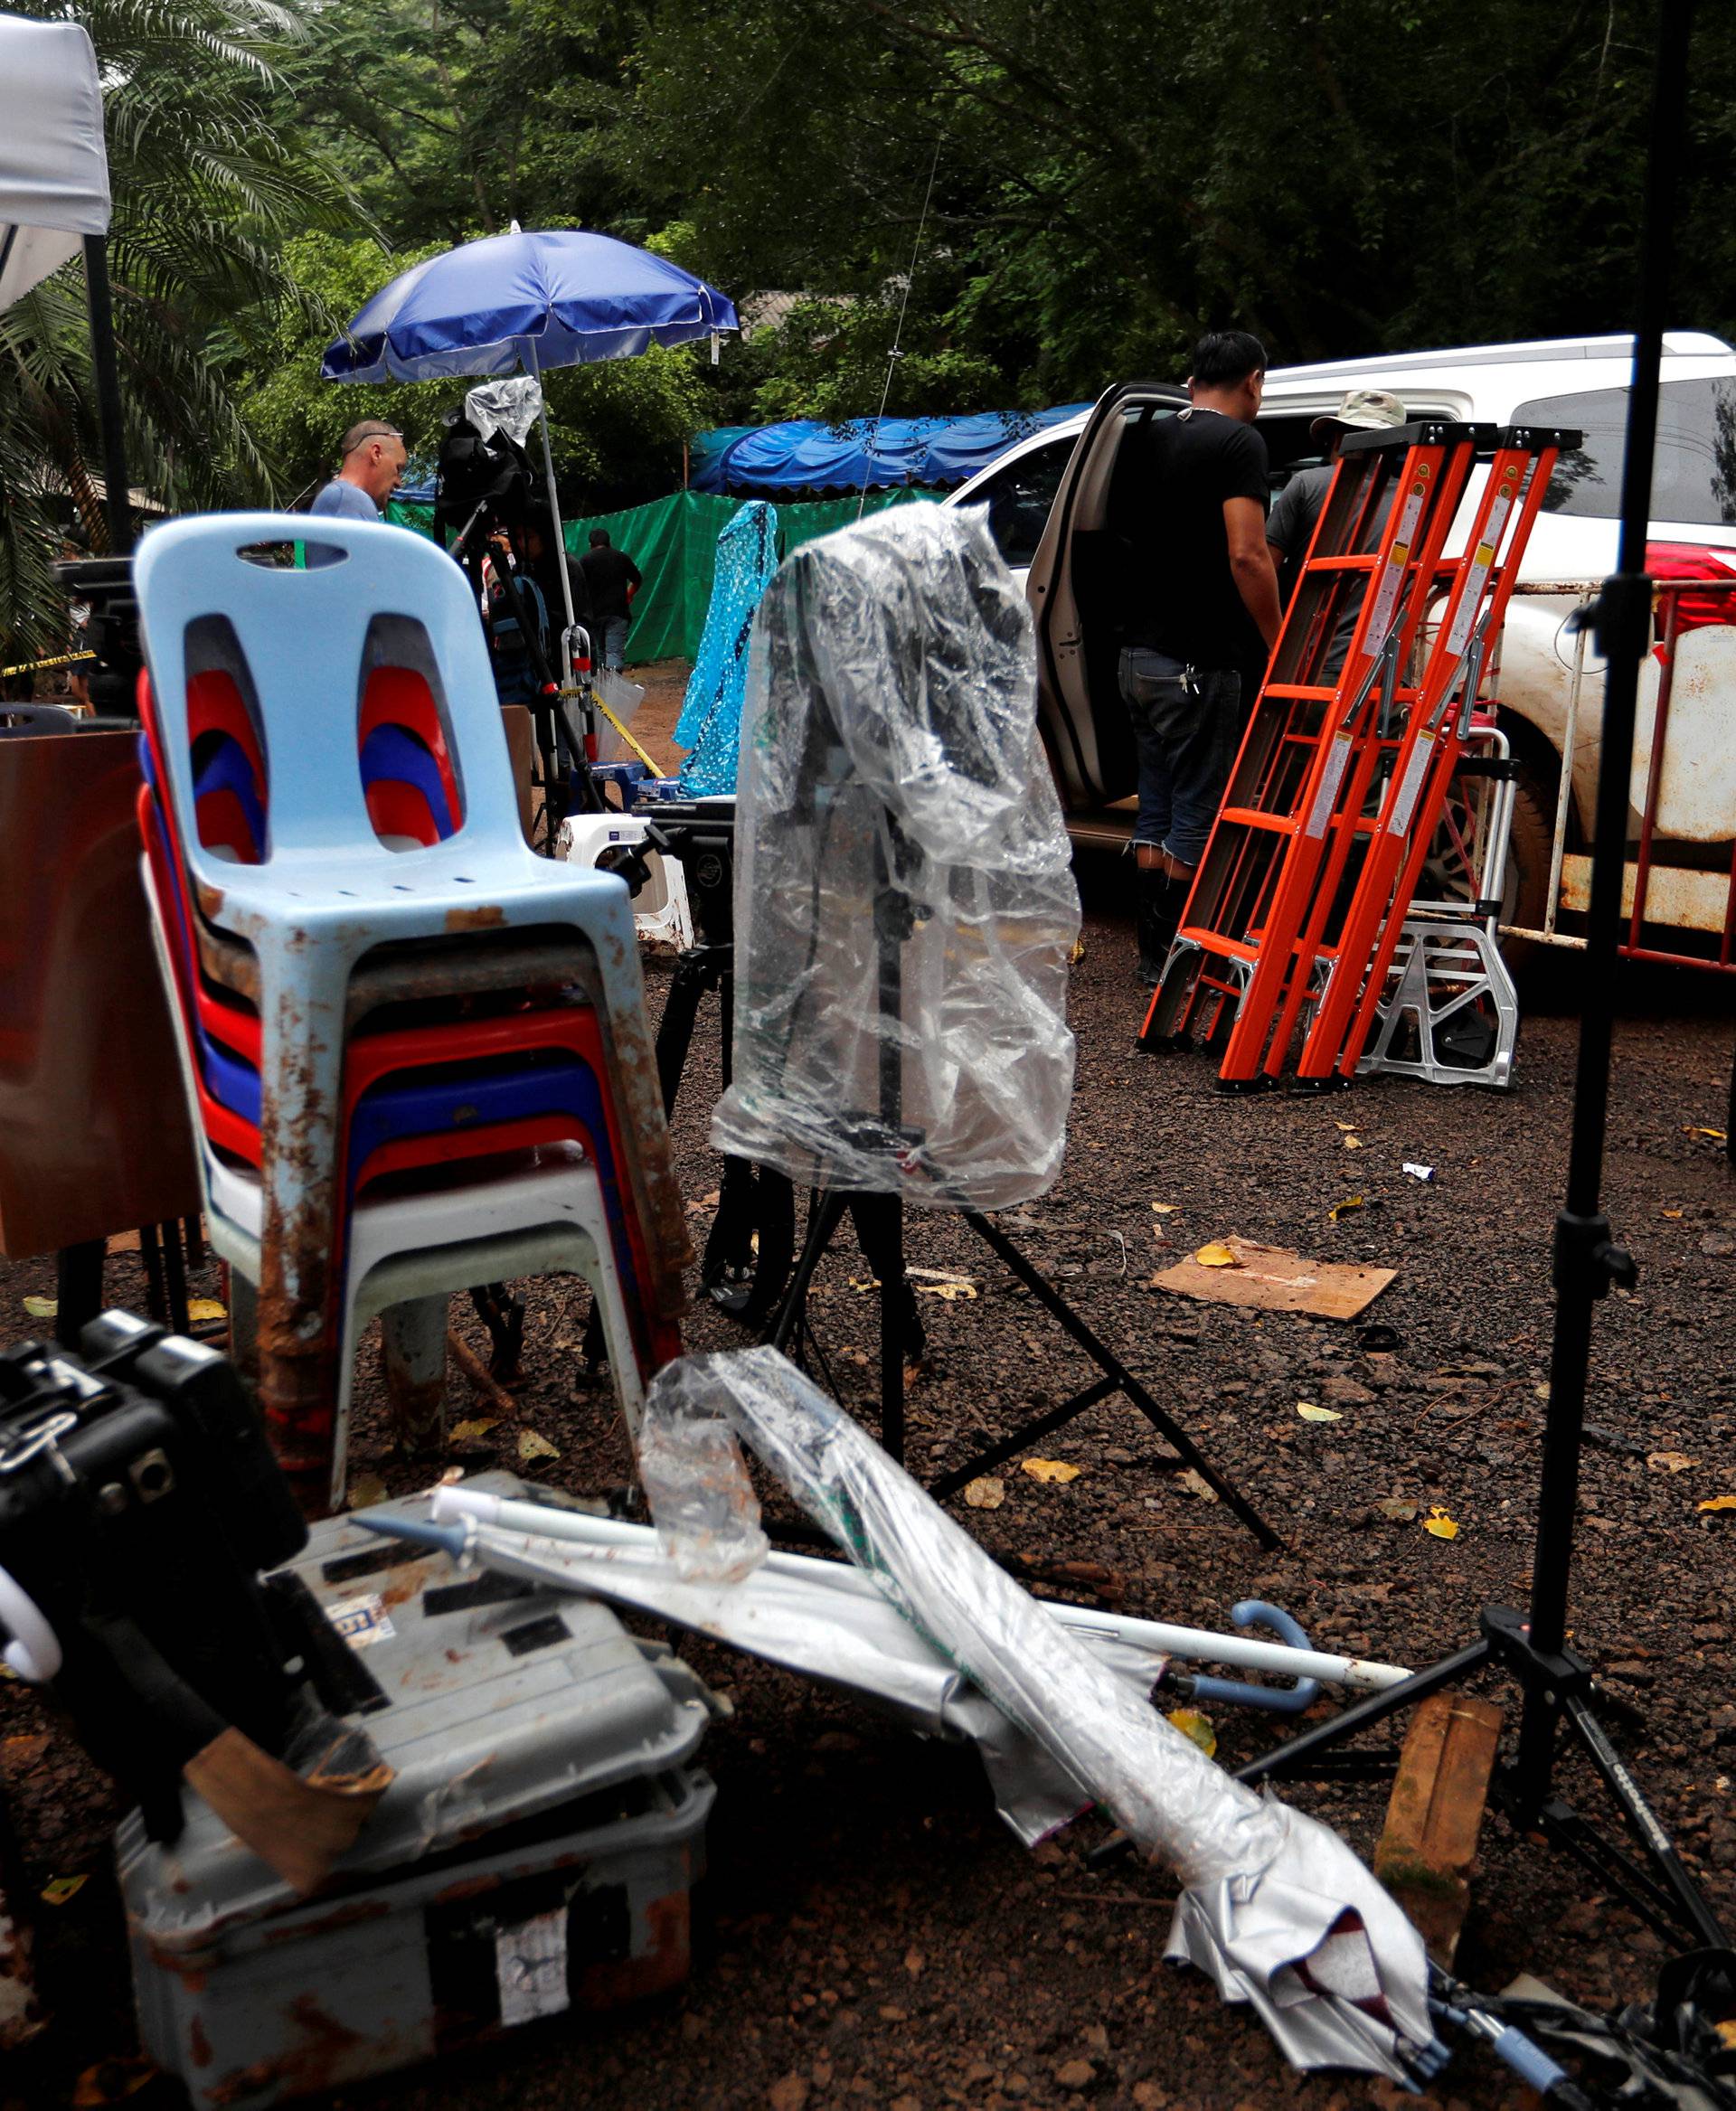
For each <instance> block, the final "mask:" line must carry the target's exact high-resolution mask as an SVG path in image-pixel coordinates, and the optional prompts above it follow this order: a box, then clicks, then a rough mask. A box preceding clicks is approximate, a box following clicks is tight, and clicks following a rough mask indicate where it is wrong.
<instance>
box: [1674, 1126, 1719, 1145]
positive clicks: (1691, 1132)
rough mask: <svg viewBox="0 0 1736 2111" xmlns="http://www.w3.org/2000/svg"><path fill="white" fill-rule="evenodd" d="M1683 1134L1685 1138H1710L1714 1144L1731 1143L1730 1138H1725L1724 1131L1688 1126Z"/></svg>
mask: <svg viewBox="0 0 1736 2111" xmlns="http://www.w3.org/2000/svg"><path fill="white" fill-rule="evenodd" d="M1682 1134H1683V1135H1684V1136H1710V1137H1711V1138H1712V1142H1713V1143H1714V1144H1727V1143H1728V1142H1729V1141H1730V1138H1729V1137H1728V1136H1725V1134H1724V1132H1723V1130H1722V1129H1707V1128H1700V1127H1697V1126H1688V1127H1684V1129H1683V1131H1682Z"/></svg>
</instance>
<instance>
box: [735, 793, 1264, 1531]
mask: <svg viewBox="0 0 1736 2111" xmlns="http://www.w3.org/2000/svg"><path fill="white" fill-rule="evenodd" d="M874 841H875V852H874V860H875V867H874V872H875V888H874V901H873V922H874V933H875V939H876V945H877V949H878V957H879V973H878V990H877V1001H878V1004H879V1009H880V1013H881V1016H882V1020H884V1021H896V1020H897V1019H898V1018H899V1017H900V1016H901V1013H902V1008H903V948H904V946H905V944H906V942H907V941H908V940H909V939H910V937H911V936H912V934H913V933H914V931H915V929H916V927H917V924H918V922H919V920H920V919H921V918H922V917H923V916H925V915H926V914H927V913H928V912H927V910H926V909H925V908H924V906H923V905H922V904H920V902H919V900H917V898H916V896H915V894H914V893H913V892H912V891H911V885H910V883H911V881H913V879H914V877H915V868H916V862H917V856H918V853H915V852H914V851H913V849H911V848H910V846H909V845H908V844H907V843H906V842H905V840H904V838H903V835H902V832H901V830H900V828H899V825H898V822H897V819H896V817H895V816H894V815H892V813H891V812H890V811H885V810H882V826H881V827H880V828H879V829H877V830H876V831H875V838H874ZM889 843H890V844H891V845H892V862H889V859H888V855H887V845H888V844H889ZM894 863H895V864H896V866H897V868H898V869H897V870H894ZM902 1068H903V1063H902V1049H901V1044H900V1042H899V1041H898V1039H897V1036H896V1035H895V1034H894V1033H892V1032H882V1035H881V1037H880V1042H879V1075H878V1091H879V1106H878V1109H877V1111H876V1114H875V1115H874V1116H873V1117H859V1118H858V1120H857V1121H856V1123H855V1124H854V1136H853V1141H855V1142H857V1143H859V1144H865V1145H869V1146H870V1147H873V1148H883V1149H884V1151H885V1152H886V1153H887V1154H888V1155H889V1156H892V1155H896V1156H899V1157H902V1158H908V1157H910V1155H911V1154H916V1155H918V1156H920V1152H921V1149H922V1138H921V1137H920V1136H919V1135H917V1134H915V1133H914V1132H912V1131H910V1130H909V1129H908V1128H906V1127H905V1126H904V1123H903V1118H902V1103H903V1079H902ZM938 1199H939V1200H942V1201H943V1202H944V1196H941V1197H938ZM945 1206H947V1207H949V1208H952V1209H954V1210H955V1211H956V1212H957V1213H958V1215H959V1216H960V1217H961V1218H962V1219H963V1220H964V1222H965V1223H966V1225H967V1226H968V1228H969V1229H970V1230H971V1231H972V1232H974V1233H975V1235H976V1236H977V1238H978V1239H981V1240H982V1241H983V1243H984V1244H985V1245H986V1247H987V1248H988V1249H989V1250H990V1251H991V1252H992V1253H994V1254H995V1257H996V1258H998V1259H999V1260H1000V1261H1001V1262H1002V1263H1003V1265H1004V1266H1005V1268H1006V1269H1007V1270H1008V1272H1009V1273H1010V1274H1011V1275H1012V1276H1013V1277H1014V1278H1015V1279H1016V1280H1017V1281H1018V1282H1019V1283H1021V1284H1022V1285H1023V1286H1024V1288H1025V1289H1026V1290H1028V1291H1029V1292H1030V1293H1031V1295H1032V1296H1033V1297H1034V1298H1035V1299H1036V1301H1037V1303H1038V1304H1039V1305H1041V1306H1042V1307H1043V1311H1044V1312H1045V1313H1047V1314H1048V1315H1049V1316H1050V1318H1051V1319H1052V1320H1054V1321H1055V1322H1056V1324H1058V1325H1059V1326H1060V1327H1061V1329H1062V1330H1063V1332H1065V1333H1066V1334H1068V1335H1070V1336H1071V1339H1072V1340H1073V1341H1074V1342H1076V1343H1078V1345H1079V1346H1080V1348H1081V1349H1083V1350H1084V1352H1085V1353H1086V1354H1087V1355H1088V1356H1089V1357H1090V1360H1091V1362H1093V1363H1095V1364H1096V1365H1097V1368H1098V1371H1099V1376H1098V1377H1097V1379H1095V1380H1094V1381H1092V1382H1091V1383H1090V1385H1087V1386H1085V1387H1084V1388H1083V1389H1082V1390H1080V1391H1078V1392H1076V1393H1073V1394H1071V1395H1070V1396H1069V1398H1067V1399H1064V1400H1062V1401H1061V1402H1060V1403H1059V1404H1058V1405H1056V1406H1053V1407H1049V1408H1045V1409H1043V1411H1042V1412H1041V1413H1039V1414H1036V1415H1033V1416H1032V1417H1031V1418H1029V1419H1028V1420H1026V1421H1024V1422H1023V1423H1021V1424H1020V1426H1019V1427H1018V1428H1016V1429H1014V1430H1013V1431H1012V1432H1010V1433H1009V1434H1008V1435H1007V1436H1005V1437H999V1438H997V1439H996V1440H995V1442H994V1443H992V1444H990V1445H988V1446H986V1447H985V1448H984V1449H982V1450H981V1451H979V1452H977V1454H976V1455H975V1456H973V1457H971V1458H970V1459H968V1460H967V1462H966V1463H965V1464H964V1465H960V1466H956V1467H954V1468H952V1469H951V1470H950V1471H949V1472H948V1473H946V1474H943V1475H940V1476H939V1478H938V1479H936V1480H934V1481H932V1482H930V1483H929V1484H928V1492H929V1494H931V1495H933V1496H936V1497H938V1498H942V1499H944V1498H945V1497H947V1496H948V1495H954V1494H958V1491H959V1490H960V1489H962V1488H964V1487H966V1486H967V1484H969V1483H970V1482H971V1481H974V1480H975V1479H977V1476H978V1475H981V1474H986V1473H987V1472H989V1471H990V1470H991V1469H992V1468H994V1467H995V1466H997V1465H1004V1464H1005V1462H1006V1461H1007V1460H1008V1459H1010V1458H1014V1457H1016V1456H1018V1454H1019V1453H1020V1452H1022V1451H1024V1450H1025V1449H1027V1448H1028V1447H1029V1446H1031V1445H1032V1444H1033V1443H1034V1442H1035V1441H1036V1440H1037V1439H1038V1438H1039V1437H1046V1436H1048V1435H1050V1434H1051V1433H1052V1431H1054V1430H1056V1429H1060V1428H1063V1427H1065V1425H1066V1424H1068V1423H1069V1422H1072V1421H1075V1420H1076V1419H1077V1418H1079V1417H1080V1415H1082V1414H1085V1413H1086V1412H1087V1411H1088V1410H1089V1409H1091V1408H1094V1407H1096V1406H1098V1405H1099V1403H1100V1402H1101V1401H1103V1400H1106V1399H1112V1398H1114V1397H1115V1396H1116V1395H1117V1394H1120V1395H1121V1396H1122V1397H1123V1398H1125V1399H1127V1400H1128V1401H1129V1402H1130V1403H1131V1404H1132V1405H1133V1406H1134V1407H1136V1408H1137V1409H1138V1410H1139V1412H1140V1413H1141V1414H1142V1415H1144V1416H1145V1418H1146V1420H1147V1421H1148V1422H1149V1423H1150V1424H1151V1425H1152V1427H1153V1428H1155V1429H1156V1431H1157V1433H1158V1434H1159V1436H1161V1437H1163V1438H1164V1439H1165V1442H1166V1443H1167V1444H1168V1445H1169V1446H1170V1447H1171V1454H1170V1456H1165V1455H1162V1454H1160V1455H1158V1456H1156V1458H1154V1459H1153V1460H1152V1461H1151V1463H1152V1464H1153V1465H1156V1467H1157V1469H1158V1470H1159V1471H1161V1472H1165V1473H1184V1472H1186V1471H1188V1470H1189V1469H1190V1468H1191V1469H1192V1470H1193V1471H1194V1473H1196V1474H1198V1475H1199V1476H1200V1477H1201V1479H1202V1480H1203V1481H1204V1482H1205V1483H1206V1484H1207V1485H1208V1486H1209V1487H1210V1488H1211V1489H1212V1493H1213V1494H1215V1495H1216V1496H1217V1498H1218V1500H1219V1501H1220V1502H1222V1503H1223V1504H1224V1506H1225V1507H1226V1508H1227V1509H1228V1510H1230V1511H1231V1513H1232V1514H1233V1515H1234V1516H1235V1517H1236V1518H1237V1519H1238V1520H1239V1522H1241V1523H1242V1524H1244V1525H1245V1526H1246V1527H1247V1528H1248V1530H1249V1531H1250V1532H1252V1533H1253V1535H1254V1537H1255V1538H1256V1539H1257V1540H1258V1541H1260V1544H1261V1545H1262V1546H1264V1547H1276V1546H1278V1545H1281V1544H1282V1541H1281V1540H1280V1538H1279V1535H1278V1533H1277V1532H1276V1531H1273V1529H1272V1527H1271V1526H1270V1525H1269V1524H1268V1523H1267V1522H1266V1520H1265V1519H1264V1518H1263V1517H1261V1515H1260V1513H1259V1512H1258V1511H1257V1510H1256V1509H1255V1508H1254V1506H1253V1504H1252V1503H1250V1502H1249V1500H1248V1498H1247V1497H1246V1496H1245V1495H1244V1494H1242V1493H1241V1489H1240V1488H1238V1487H1237V1486H1236V1484H1234V1482H1232V1481H1231V1480H1230V1479H1228V1478H1227V1477H1226V1476H1225V1475H1223V1474H1222V1472H1221V1471H1220V1470H1219V1469H1218V1468H1217V1467H1216V1466H1215V1465H1213V1464H1212V1461H1211V1459H1210V1458H1209V1457H1208V1456H1206V1455H1205V1453H1204V1452H1203V1451H1202V1450H1201V1449H1200V1447H1198V1445H1196V1444H1195V1443H1194V1439H1193V1438H1192V1437H1190V1436H1189V1435H1188V1433H1187V1431H1186V1430H1185V1429H1184V1428H1183V1427H1182V1425H1181V1424H1180V1423H1179V1422H1178V1421H1176V1419H1175V1417H1174V1416H1173V1415H1171V1414H1170V1413H1169V1412H1168V1410H1167V1409H1165V1408H1164V1407H1163V1406H1162V1405H1161V1404H1160V1402H1158V1401H1157V1400H1156V1399H1154V1398H1153V1397H1152V1395H1151V1393H1150V1392H1149V1391H1148V1390H1146V1387H1145V1386H1144V1385H1143V1384H1142V1383H1141V1382H1140V1381H1139V1380H1138V1379H1137V1378H1136V1377H1135V1375H1134V1374H1133V1372H1132V1371H1129V1370H1128V1369H1127V1365H1126V1364H1125V1363H1123V1362H1122V1361H1121V1360H1120V1358H1119V1357H1118V1356H1117V1355H1116V1354H1115V1352H1114V1351H1113V1350H1112V1349H1110V1348H1109V1346H1108V1345H1107V1343H1104V1342H1103V1341H1101V1340H1100V1339H1099V1336H1098V1335H1097V1334H1095V1333H1094V1332H1093V1330H1092V1329H1091V1328H1090V1326H1089V1325H1088V1324H1086V1322H1085V1320H1084V1318H1083V1317H1082V1316H1081V1315H1080V1314H1079V1313H1078V1312H1076V1311H1075V1310H1074V1309H1073V1307H1072V1306H1071V1305H1070V1304H1069V1303H1068V1302H1067V1300H1066V1299H1065V1298H1064V1297H1062V1296H1061V1293H1060V1291H1059V1290H1057V1289H1056V1288H1055V1286H1054V1285H1053V1284H1052V1283H1051V1282H1049V1281H1048V1279H1047V1278H1046V1277H1044V1276H1043V1275H1042V1274H1041V1273H1040V1272H1039V1270H1038V1269H1037V1268H1035V1267H1033V1264H1032V1262H1031V1261H1030V1260H1029V1259H1028V1258H1026V1256H1025V1255H1024V1253H1023V1252H1022V1251H1021V1250H1020V1249H1019V1248H1018V1247H1017V1246H1016V1245H1015V1244H1014V1242H1013V1240H1012V1239H1009V1238H1008V1237H1007V1235H1006V1234H1005V1231H1003V1230H1001V1228H1000V1226H999V1225H998V1224H996V1223H995V1221H994V1220H993V1219H992V1218H990V1217H988V1216H987V1215H986V1214H985V1213H984V1212H983V1211H981V1210H977V1209H972V1208H970V1207H968V1206H967V1205H965V1204H963V1203H959V1202H951V1203H946V1204H945ZM846 1210H848V1211H851V1213H852V1214H853V1215H854V1219H855V1221H856V1225H857V1229H858V1234H859V1236H860V1237H861V1238H862V1242H863V1252H864V1254H865V1255H866V1256H867V1258H868V1259H869V1261H870V1263H871V1265H872V1266H873V1270H874V1274H875V1276H876V1277H877V1278H878V1280H879V1283H880V1285H881V1297H880V1418H881V1427H880V1441H881V1443H882V1447H884V1448H885V1450H886V1451H887V1452H888V1453H889V1454H890V1455H891V1456H892V1458H894V1459H895V1460H897V1461H898V1463H899V1464H900V1465H902V1464H903V1463H904V1448H905V1420H904V1370H905V1364H906V1362H907V1360H909V1359H910V1358H911V1357H913V1356H920V1353H921V1350H920V1321H918V1322H917V1329H918V1331H917V1332H916V1333H913V1332H912V1326H911V1321H912V1318H913V1317H914V1306H915V1299H914V1298H913V1297H912V1296H911V1295H910V1287H909V1285H908V1282H907V1281H906V1277H905V1260H904V1228H905V1227H904V1203H903V1200H902V1197H901V1195H899V1194H896V1193H892V1194H854V1193H851V1192H848V1191H845V1190H843V1189H839V1188H829V1189H827V1190H826V1191H825V1192H824V1193H822V1194H821V1195H820V1196H819V1197H818V1199H817V1200H816V1204H815V1207H814V1209H813V1211H811V1213H810V1215H809V1219H808V1226H807V1237H806V1239H805V1240H804V1242H803V1246H802V1252H801V1257H800V1258H799V1260H798V1261H797V1265H796V1272H795V1275H794V1276H793V1277H792V1278H791V1280H790V1285H789V1288H788V1291H787V1292H786V1294H785V1296H784V1300H783V1303H782V1304H781V1305H780V1306H779V1307H778V1315H777V1317H776V1319H775V1320H774V1321H773V1323H772V1325H771V1328H770V1331H769V1334H768V1336H767V1338H768V1340H769V1342H770V1343H771V1344H772V1346H773V1347H775V1348H778V1349H788V1348H790V1347H791V1346H793V1345H796V1344H797V1342H798V1338H799V1335H800V1334H801V1332H802V1331H803V1330H804V1328H805V1324H806V1313H807V1293H808V1286H809V1285H810V1284H811V1283H812V1281H813V1278H814V1272H815V1270H816V1268H818V1266H819V1264H820V1261H821V1259H822V1258H823V1257H824V1255H825V1254H826V1249H827V1248H828V1247H829V1246H830V1244H831V1242H832V1239H833V1238H834V1236H835V1233H836V1231H837V1229H838V1226H839V1224H840V1223H841V1222H842V1221H843V1219H844V1212H845V1211H846Z"/></svg>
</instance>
